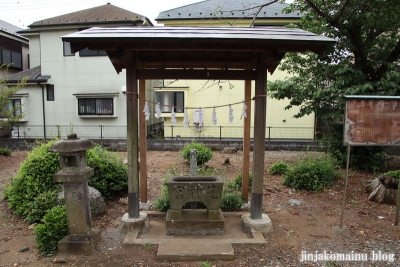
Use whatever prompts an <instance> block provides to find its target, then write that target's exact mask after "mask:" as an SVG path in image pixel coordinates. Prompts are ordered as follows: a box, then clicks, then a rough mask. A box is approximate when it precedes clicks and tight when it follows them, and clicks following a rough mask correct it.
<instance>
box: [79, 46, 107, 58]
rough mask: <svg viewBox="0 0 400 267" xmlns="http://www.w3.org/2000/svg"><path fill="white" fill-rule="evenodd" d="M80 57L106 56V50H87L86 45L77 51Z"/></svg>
mask: <svg viewBox="0 0 400 267" xmlns="http://www.w3.org/2000/svg"><path fill="white" fill-rule="evenodd" d="M79 56H80V57H97V56H107V52H106V51H93V50H89V49H88V48H87V47H86V48H85V49H83V50H81V51H79Z"/></svg>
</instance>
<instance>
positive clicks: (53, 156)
mask: <svg viewBox="0 0 400 267" xmlns="http://www.w3.org/2000/svg"><path fill="white" fill-rule="evenodd" d="M54 142H55V141H50V142H48V143H47V144H37V146H35V147H34V149H33V150H32V152H31V153H30V154H29V155H28V158H27V160H25V161H24V162H23V163H22V164H21V167H20V169H19V171H18V173H17V175H16V176H15V177H14V178H13V180H12V181H11V183H10V184H9V185H8V186H7V187H6V189H5V193H4V197H5V199H7V201H8V205H9V207H10V208H11V209H12V210H14V213H15V214H16V215H18V216H20V217H22V218H24V219H26V220H27V221H28V222H29V223H33V222H38V221H40V220H41V219H42V218H43V215H44V214H45V212H46V210H47V209H48V208H51V207H50V206H51V202H52V200H50V201H47V200H45V199H44V198H46V196H48V194H50V195H51V194H52V193H48V192H55V191H56V190H57V188H58V184H57V183H55V182H54V181H53V175H54V174H55V173H56V172H58V171H59V170H60V164H59V159H58V153H51V152H49V151H48V149H49V148H50V146H51V145H53V143H54ZM43 194H45V195H43ZM41 204H44V207H41V206H40V205H41Z"/></svg>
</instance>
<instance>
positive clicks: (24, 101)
mask: <svg viewBox="0 0 400 267" xmlns="http://www.w3.org/2000/svg"><path fill="white" fill-rule="evenodd" d="M28 95H29V94H14V95H13V96H12V97H10V102H9V103H14V100H19V101H20V103H21V106H20V112H21V113H23V114H24V117H23V118H21V119H20V120H19V121H20V122H26V121H28V112H27V110H28ZM12 105H13V104H12ZM13 106H14V105H13Z"/></svg>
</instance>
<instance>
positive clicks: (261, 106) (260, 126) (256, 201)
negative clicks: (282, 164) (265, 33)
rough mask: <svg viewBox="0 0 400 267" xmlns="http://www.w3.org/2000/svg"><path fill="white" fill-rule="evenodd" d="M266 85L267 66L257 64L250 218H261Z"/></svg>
mask: <svg viewBox="0 0 400 267" xmlns="http://www.w3.org/2000/svg"><path fill="white" fill-rule="evenodd" d="M266 87H267V68H266V67H265V66H264V65H259V66H258V67H257V79H256V87H255V101H254V124H253V125H254V144H253V184H252V194H251V205H250V217H251V219H252V220H258V219H262V208H263V183H264V156H265V118H266V109H267V98H266Z"/></svg>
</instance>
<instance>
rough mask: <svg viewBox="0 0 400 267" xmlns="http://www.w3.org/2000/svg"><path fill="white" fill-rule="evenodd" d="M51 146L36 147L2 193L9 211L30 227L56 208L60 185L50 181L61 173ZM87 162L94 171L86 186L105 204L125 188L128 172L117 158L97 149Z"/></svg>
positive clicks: (92, 152) (88, 157) (89, 154)
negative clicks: (48, 211)
mask: <svg viewBox="0 0 400 267" xmlns="http://www.w3.org/2000/svg"><path fill="white" fill-rule="evenodd" d="M54 142H55V140H54V141H50V142H48V143H46V144H40V143H38V144H36V146H35V147H34V149H33V150H32V152H31V153H30V154H29V156H28V158H27V160H26V161H25V162H23V163H22V164H21V168H20V170H19V171H18V173H17V175H16V176H15V177H14V179H13V180H12V181H11V183H10V184H9V185H8V186H7V187H6V189H5V194H4V198H5V199H7V200H8V205H9V207H10V208H11V209H12V210H14V213H15V214H16V215H18V216H20V217H22V218H23V219H25V220H26V221H27V222H29V223H34V222H39V221H40V220H41V219H42V218H43V215H44V214H45V212H46V211H47V210H48V209H51V208H52V207H54V206H55V205H57V204H58V203H57V201H56V191H57V189H58V187H59V186H60V184H58V183H55V182H54V181H53V175H54V174H55V173H56V172H58V171H59V170H60V163H59V154H58V153H54V152H49V151H48V149H49V148H50V147H51V146H52V145H53V143H54ZM87 161H88V166H90V167H92V168H94V171H95V175H94V176H93V177H92V178H90V179H89V185H91V186H93V187H94V188H96V189H97V190H99V191H100V193H101V194H102V195H103V197H104V199H105V200H106V201H107V200H110V199H111V198H112V197H114V196H115V195H116V194H118V193H119V192H120V191H121V190H124V189H126V188H127V181H128V168H127V166H125V165H124V164H123V162H122V159H121V158H119V157H117V156H116V154H113V153H111V152H108V151H107V150H105V149H104V148H102V147H100V146H96V147H94V148H92V149H90V150H88V151H87Z"/></svg>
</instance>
